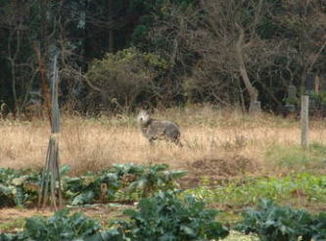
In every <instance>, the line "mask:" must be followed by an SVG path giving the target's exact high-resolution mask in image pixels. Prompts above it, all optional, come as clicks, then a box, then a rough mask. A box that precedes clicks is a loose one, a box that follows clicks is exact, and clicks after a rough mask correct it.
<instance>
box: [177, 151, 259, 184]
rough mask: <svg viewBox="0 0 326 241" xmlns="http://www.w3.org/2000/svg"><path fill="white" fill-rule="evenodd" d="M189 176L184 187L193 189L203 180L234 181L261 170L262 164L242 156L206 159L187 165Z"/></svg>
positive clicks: (183, 181)
mask: <svg viewBox="0 0 326 241" xmlns="http://www.w3.org/2000/svg"><path fill="white" fill-rule="evenodd" d="M187 170H189V174H188V175H187V176H186V177H185V178H183V179H182V182H181V183H182V186H183V187H193V186H196V185H198V184H199V183H200V181H201V179H202V178H206V179H209V180H211V181H216V180H225V179H233V178H236V177H240V176H243V175H245V174H247V173H251V174H252V173H255V172H257V171H258V170H260V164H259V162H257V161H256V160H254V159H251V158H247V157H245V156H242V155H229V156H223V158H205V159H201V160H197V161H193V162H189V163H188V165H187Z"/></svg>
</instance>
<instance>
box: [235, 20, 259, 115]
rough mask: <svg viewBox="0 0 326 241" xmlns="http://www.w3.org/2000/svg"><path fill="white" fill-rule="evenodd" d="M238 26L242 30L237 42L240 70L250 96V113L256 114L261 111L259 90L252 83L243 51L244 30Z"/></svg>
mask: <svg viewBox="0 0 326 241" xmlns="http://www.w3.org/2000/svg"><path fill="white" fill-rule="evenodd" d="M237 27H238V29H239V32H240V35H239V39H238V41H237V43H236V53H237V59H238V63H239V72H240V75H241V78H242V80H243V82H244V84H245V86H246V89H247V91H248V94H249V97H250V105H249V113H250V114H255V113H259V112H260V111H261V106H260V101H258V90H257V89H256V88H255V87H254V86H253V85H252V83H251V82H250V80H249V77H248V73H247V69H246V65H245V62H244V59H243V53H242V49H243V39H244V31H243V29H242V28H241V27H240V26H237Z"/></svg>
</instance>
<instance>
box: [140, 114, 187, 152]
mask: <svg viewBox="0 0 326 241" xmlns="http://www.w3.org/2000/svg"><path fill="white" fill-rule="evenodd" d="M137 121H138V125H139V127H140V129H141V131H142V133H143V135H144V136H145V137H146V138H147V139H148V141H149V142H150V143H153V142H154V141H155V140H158V139H165V140H169V141H172V142H174V143H175V144H177V145H179V146H181V143H180V136H181V133H180V129H179V126H178V125H177V124H176V123H174V122H172V121H168V120H155V119H152V118H151V117H150V116H149V114H148V113H147V112H146V111H140V113H139V114H138V117H137Z"/></svg>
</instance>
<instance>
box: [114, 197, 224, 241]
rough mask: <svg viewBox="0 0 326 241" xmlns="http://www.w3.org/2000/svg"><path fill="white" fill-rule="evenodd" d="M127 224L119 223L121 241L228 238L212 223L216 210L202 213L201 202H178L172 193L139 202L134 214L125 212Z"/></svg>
mask: <svg viewBox="0 0 326 241" xmlns="http://www.w3.org/2000/svg"><path fill="white" fill-rule="evenodd" d="M124 214H126V215H127V216H129V218H130V220H120V221H115V222H114V223H115V224H117V225H118V228H117V230H118V231H119V233H120V238H121V240H133V241H138V240H139V241H146V240H147V241H150V240H158V241H164V240H174V241H190V240H202V241H205V240H211V239H215V240H217V239H220V238H224V237H226V236H227V235H228V233H229V232H228V230H227V228H225V227H224V226H223V225H222V224H220V223H219V222H217V221H215V216H216V215H217V211H216V210H211V209H205V205H204V203H203V202H201V201H198V200H196V199H195V198H194V197H191V196H188V197H186V198H185V199H183V200H181V199H178V198H177V195H176V193H175V192H172V191H170V192H159V193H157V194H156V195H155V196H154V197H152V198H146V199H142V200H141V201H140V202H139V204H138V210H133V209H129V210H125V211H124Z"/></svg>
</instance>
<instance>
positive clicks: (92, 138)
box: [0, 106, 326, 175]
mask: <svg viewBox="0 0 326 241" xmlns="http://www.w3.org/2000/svg"><path fill="white" fill-rule="evenodd" d="M154 117H156V118H159V119H170V120H173V121H176V122H177V123H178V124H179V125H180V127H181V131H182V142H183V144H184V147H183V148H179V147H177V146H174V145H173V144H170V143H165V142H159V143H157V144H155V145H154V146H150V145H149V144H148V142H147V140H146V139H145V138H144V137H143V136H142V135H141V133H140V131H139V130H138V128H137V125H136V123H135V116H132V115H129V116H128V115H120V116H114V117H106V116H101V117H98V118H83V117H78V116H63V118H62V131H61V137H60V159H61V163H63V164H69V165H71V166H72V170H73V173H74V174H78V173H81V172H84V171H86V170H100V169H102V168H105V167H108V166H110V165H112V164H113V163H129V162H133V163H167V164H169V165H170V166H171V167H172V168H183V169H189V170H192V171H194V173H195V174H196V175H199V174H200V175H205V173H206V172H207V173H211V172H212V171H213V174H214V170H215V174H216V175H222V174H223V173H228V172H230V173H229V174H230V175H236V174H237V173H238V172H237V170H238V169H239V172H242V173H255V172H257V171H259V172H264V171H268V169H269V168H270V166H269V165H268V163H267V160H266V157H265V153H266V151H267V150H268V149H269V148H270V147H271V146H273V145H283V146H292V145H298V144H299V143H300V129H299V122H298V121H297V120H293V119H283V118H280V117H275V116H273V115H269V114H262V115H261V116H257V117H250V116H248V115H245V114H242V113H240V112H239V111H236V110H234V111H232V110H218V109H214V108H213V107H211V106H200V107H195V106H192V107H186V108H183V109H177V108H175V109H168V110H163V111H158V112H156V113H155V114H154ZM49 134H50V128H49V124H48V123H47V122H44V121H33V122H22V121H9V120H7V121H0V135H1V138H0V167H10V168H38V167H41V166H42V165H43V164H44V160H45V155H46V150H47V145H48V139H49ZM325 137H326V129H325V124H324V123H323V122H322V121H314V122H312V123H311V132H310V139H311V141H313V142H318V143H321V144H325V145H326V138H325ZM196 170H197V171H198V173H199V174H198V173H197V172H196Z"/></svg>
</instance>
